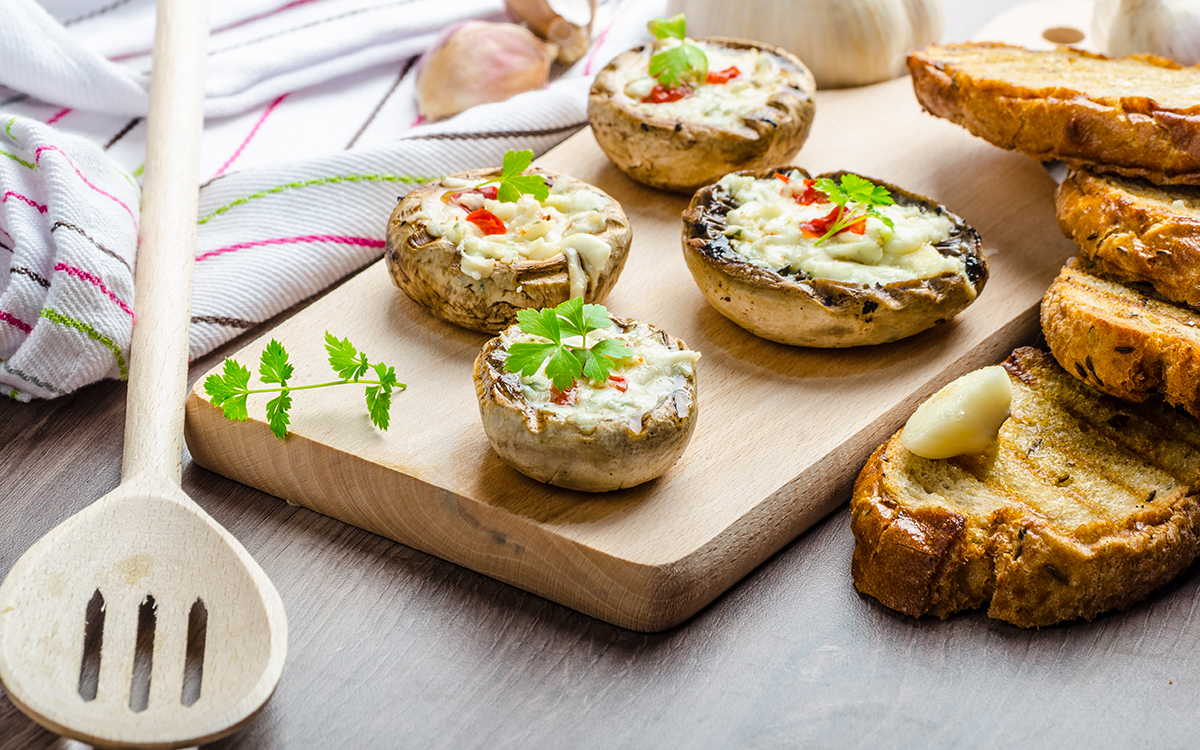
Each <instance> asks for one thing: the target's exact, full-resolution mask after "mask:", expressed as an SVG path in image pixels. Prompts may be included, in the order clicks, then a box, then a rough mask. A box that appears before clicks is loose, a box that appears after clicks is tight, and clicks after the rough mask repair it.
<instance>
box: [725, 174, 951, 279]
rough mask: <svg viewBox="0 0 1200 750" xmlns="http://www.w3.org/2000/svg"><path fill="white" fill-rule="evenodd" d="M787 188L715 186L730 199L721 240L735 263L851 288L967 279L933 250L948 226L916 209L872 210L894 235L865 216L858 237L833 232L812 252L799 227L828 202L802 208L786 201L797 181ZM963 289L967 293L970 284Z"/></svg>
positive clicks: (800, 186)
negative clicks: (889, 223) (939, 277)
mask: <svg viewBox="0 0 1200 750" xmlns="http://www.w3.org/2000/svg"><path fill="white" fill-rule="evenodd" d="M789 177H790V181H789V182H787V183H785V182H784V181H783V180H780V179H778V178H774V177H772V178H768V179H757V178H754V177H750V176H745V175H736V174H730V175H726V176H725V177H723V178H721V181H720V182H719V184H720V185H721V186H723V187H724V188H725V189H726V190H727V191H729V194H730V195H731V196H732V197H733V199H734V201H735V204H736V208H733V209H732V210H730V211H729V213H728V215H727V216H726V219H727V225H726V229H725V236H726V237H728V238H729V244H730V246H731V247H732V248H733V251H734V252H736V253H737V254H738V255H739V256H740V257H741V258H742V259H744V260H745V261H746V262H748V263H753V264H754V265H756V266H760V267H762V268H766V269H769V270H772V271H776V272H779V271H780V270H781V269H785V270H786V271H788V272H790V273H793V274H806V275H808V276H809V277H813V278H825V279H833V280H835V281H844V282H847V283H852V284H863V285H872V284H890V283H893V282H897V281H909V280H913V279H929V278H933V277H934V276H937V275H939V274H943V273H954V274H958V275H960V276H966V264H965V263H964V261H963V259H962V258H960V257H957V256H953V255H950V256H947V255H943V254H941V253H940V252H938V250H937V248H936V247H934V245H936V244H937V243H939V242H942V241H944V240H947V239H949V238H950V233H951V231H952V229H953V226H954V225H953V223H952V222H951V221H950V219H948V218H946V217H945V216H942V215H939V214H937V213H934V212H931V211H926V210H925V209H924V208H922V207H920V206H900V205H893V206H876V210H877V211H879V213H881V214H883V215H884V216H886V217H888V218H889V219H891V220H892V223H893V224H894V225H895V229H894V230H892V229H889V228H888V227H887V226H886V225H885V224H884V223H883V222H881V221H879V220H878V219H876V218H873V217H869V218H868V219H867V220H866V231H865V232H864V233H863V234H861V235H859V234H854V233H853V232H840V233H839V234H836V235H834V236H833V237H830V238H829V239H827V240H826V241H825V242H823V243H822V244H821V245H819V246H818V245H817V244H816V242H817V239H819V238H818V237H811V236H809V235H807V234H805V233H804V232H803V231H802V230H801V228H800V225H801V224H804V223H805V222H808V221H812V220H813V219H821V218H824V217H826V216H828V215H829V213H830V211H832V210H833V209H834V208H836V206H835V205H834V204H833V203H812V204H810V205H807V206H804V205H801V204H800V203H798V202H797V201H796V199H795V198H794V197H793V196H794V195H796V194H799V193H801V192H803V191H804V189H805V188H804V182H803V175H801V174H799V173H798V172H791V173H790V175H789ZM968 288H970V289H972V290H973V289H974V287H973V286H972V285H968Z"/></svg>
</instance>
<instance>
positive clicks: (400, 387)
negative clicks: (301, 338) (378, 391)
mask: <svg viewBox="0 0 1200 750" xmlns="http://www.w3.org/2000/svg"><path fill="white" fill-rule="evenodd" d="M355 384H358V385H383V384H382V383H380V382H379V381H378V380H334V381H331V382H329V383H313V384H311V385H289V386H287V387H286V388H284V387H280V388H255V389H246V390H243V391H238V393H245V394H247V395H249V394H251V393H279V392H280V391H304V390H308V389H309V388H325V387H327V386H331V385H355ZM393 387H394V388H396V389H397V390H404V389H405V388H408V386H407V385H405V384H404V383H396V384H395V386H393Z"/></svg>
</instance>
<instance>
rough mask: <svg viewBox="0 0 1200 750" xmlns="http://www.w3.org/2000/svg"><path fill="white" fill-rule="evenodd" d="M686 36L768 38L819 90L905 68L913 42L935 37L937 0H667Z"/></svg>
mask: <svg viewBox="0 0 1200 750" xmlns="http://www.w3.org/2000/svg"><path fill="white" fill-rule="evenodd" d="M676 13H686V14H687V21H688V33H689V34H690V35H693V36H729V37H736V38H740V39H752V40H754V41H758V42H765V43H767V44H774V45H777V46H779V47H782V48H784V49H785V50H787V51H788V52H791V53H792V54H794V55H796V56H797V57H799V58H800V59H801V60H803V61H804V64H805V65H807V66H808V68H809V69H810V70H811V71H812V73H813V76H815V77H816V79H817V86H818V87H819V88H823V89H828V88H842V87H847V86H862V85H865V84H868V83H877V82H879V81H886V80H889V79H891V78H895V77H897V76H899V75H902V74H903V73H904V72H905V63H904V60H905V56H906V55H907V54H908V51H909V50H910V49H912V48H914V47H919V46H921V45H924V44H929V43H932V42H936V41H937V40H938V38H939V37H940V36H941V34H942V27H943V25H944V23H945V8H944V1H943V0H738V1H737V2H731V1H730V0H670V2H669V3H668V6H667V15H668V16H671V15H674V14H676Z"/></svg>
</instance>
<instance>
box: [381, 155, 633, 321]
mask: <svg viewBox="0 0 1200 750" xmlns="http://www.w3.org/2000/svg"><path fill="white" fill-rule="evenodd" d="M525 173H526V174H540V175H545V176H546V177H547V178H548V179H550V180H551V181H552V182H553V181H558V180H562V179H573V178H568V177H565V176H564V175H561V174H558V173H556V172H551V171H548V170H544V169H539V168H532V169H529V170H526V172H525ZM499 174H500V170H499V169H498V168H491V169H476V170H471V171H469V172H459V173H457V174H452V175H448V177H451V178H456V179H461V180H464V181H470V182H476V181H478V182H483V181H485V180H489V179H491V178H493V177H496V176H498V175H499ZM573 185H574V186H576V189H585V190H589V191H592V192H595V193H598V194H600V195H601V196H603V197H604V198H607V199H608V204H607V206H606V207H605V209H604V216H605V226H604V230H603V231H602V232H600V233H598V234H596V235H595V236H597V237H599V238H600V239H601V240H603V241H604V242H605V243H606V244H607V245H608V246H609V250H610V252H609V256H608V261H607V262H606V263H605V264H604V267H603V268H602V269H601V270H600V272H599V274H598V276H597V281H596V284H595V286H593V285H592V284H591V283H590V282H589V284H588V289H587V292H586V293H585V294H584V301H585V302H588V303H599V302H602V301H603V300H604V298H605V297H606V296H607V295H608V293H609V291H610V290H611V289H612V287H613V285H614V284H616V283H617V278H618V277H619V276H620V275H621V269H623V268H624V267H625V259H626V258H627V257H628V255H629V246H630V243H631V242H632V240H633V230H632V229H631V228H630V226H629V218H628V217H627V216H625V212H624V211H623V210H622V209H621V204H619V203H618V202H617V201H616V200H615V199H614V198H612V197H611V196H609V195H608V194H607V193H605V192H604V191H603V190H600V189H599V188H597V187H594V186H592V185H589V184H587V183H585V182H583V181H581V180H573ZM444 189H445V187H444V186H443V185H442V184H441V182H440V181H437V182H430V183H427V184H425V185H421V186H419V187H417V188H414V189H413V190H412V191H411V192H409V194H408V195H406V196H404V198H403V199H401V201H400V203H399V204H398V205H397V206H396V208H395V210H394V211H392V216H391V219H390V220H389V221H388V229H387V248H386V251H385V254H384V258H385V260H386V263H387V267H388V272H389V273H390V274H391V276H392V281H393V282H394V283H395V284H396V286H397V287H399V288H400V289H401V290H402V291H403V292H404V293H405V294H407V295H408V297H409V298H410V299H412V301H413V302H416V303H417V304H418V305H420V306H421V307H424V308H425V309H426V310H428V311H429V312H431V313H433V314H434V315H436V316H437V317H439V318H441V319H442V320H446V321H449V322H450V323H454V324H455V325H459V326H462V327H463V328H470V329H471V330H475V331H482V332H484V333H493V334H494V333H499V332H500V331H501V330H503V329H504V327H505V326H507V325H509V324H510V323H512V322H513V321H515V320H516V319H517V311H519V310H523V309H526V308H534V309H540V308H544V307H554V306H556V305H559V304H561V303H563V302H565V301H566V300H567V299H569V298H570V288H571V285H570V278H569V273H568V261H567V257H566V256H565V255H562V254H559V255H556V256H554V257H552V258H547V259H545V260H519V261H517V262H514V263H512V264H511V265H506V264H502V263H497V264H496V266H495V269H494V270H493V272H492V274H491V276H488V277H485V278H483V279H474V278H472V277H471V276H469V275H467V274H466V273H464V272H463V270H462V266H461V262H462V252H461V251H460V250H459V249H458V248H457V247H456V246H455V245H454V244H453V243H452V242H450V241H449V240H446V239H444V238H441V237H434V236H433V235H431V234H430V233H429V232H428V229H427V223H428V222H427V221H425V220H423V219H416V218H414V215H416V214H417V213H418V212H420V210H421V202H422V200H424V199H425V198H426V197H429V196H432V195H434V194H436V193H437V191H439V190H444Z"/></svg>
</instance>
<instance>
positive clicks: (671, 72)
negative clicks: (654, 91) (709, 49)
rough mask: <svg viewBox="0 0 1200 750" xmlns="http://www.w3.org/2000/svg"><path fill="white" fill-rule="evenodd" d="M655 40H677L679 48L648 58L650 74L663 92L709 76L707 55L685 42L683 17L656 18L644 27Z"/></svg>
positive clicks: (701, 80)
mask: <svg viewBox="0 0 1200 750" xmlns="http://www.w3.org/2000/svg"><path fill="white" fill-rule="evenodd" d="M647 27H648V28H649V29H650V33H651V34H653V35H654V38H655V39H678V40H679V45H678V46H675V47H672V48H670V49H665V50H662V51H660V52H655V53H654V55H653V56H651V57H650V75H652V76H654V77H655V78H657V79H658V83H659V85H661V86H662V87H663V88H665V89H673V88H678V87H679V86H682V85H685V84H688V83H701V82H703V81H704V79H705V78H707V77H708V56H707V55H705V54H704V50H702V49H700V47H699V46H698V45H696V44H693V43H692V42H690V41H688V39H687V34H686V32H687V20H686V19H685V18H684V17H683V14H682V13H680V14H679V15H677V16H675V17H673V18H656V19H654V20H653V21H651V22H650V23H649V24H647Z"/></svg>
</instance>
